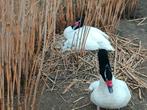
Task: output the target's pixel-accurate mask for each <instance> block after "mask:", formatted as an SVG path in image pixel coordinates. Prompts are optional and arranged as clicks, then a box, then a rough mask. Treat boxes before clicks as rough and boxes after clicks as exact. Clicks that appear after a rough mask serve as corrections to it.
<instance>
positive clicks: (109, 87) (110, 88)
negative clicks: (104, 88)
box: [108, 86, 113, 94]
mask: <svg viewBox="0 0 147 110" xmlns="http://www.w3.org/2000/svg"><path fill="white" fill-rule="evenodd" d="M108 90H109V93H110V94H112V93H113V88H112V86H108Z"/></svg>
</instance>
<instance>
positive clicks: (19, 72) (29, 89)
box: [0, 0, 59, 110]
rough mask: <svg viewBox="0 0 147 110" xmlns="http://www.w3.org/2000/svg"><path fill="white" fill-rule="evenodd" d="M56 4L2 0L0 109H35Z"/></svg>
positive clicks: (0, 22) (52, 31) (0, 18)
mask: <svg viewBox="0 0 147 110" xmlns="http://www.w3.org/2000/svg"><path fill="white" fill-rule="evenodd" d="M58 5H59V1H52V2H49V1H48V0H45V1H37V0H20V1H19V0H17V1H14V0H7V1H5V0H1V4H0V9H1V10H0V11H1V13H0V24H1V25H0V109H1V110H4V109H7V110H29V109H32V110H34V109H36V108H35V107H36V106H35V104H36V94H37V91H38V85H39V81H40V77H41V71H42V64H43V59H44V54H45V52H46V48H47V46H46V45H50V43H51V42H46V39H50V41H53V40H52V39H53V33H54V32H55V31H54V30H55V29H54V27H55V20H53V19H56V18H55V17H56V10H57V9H58ZM42 41H43V42H42ZM42 43H43V50H42V52H41V53H40V48H41V45H42ZM46 43H47V44H46ZM40 56H41V59H40Z"/></svg>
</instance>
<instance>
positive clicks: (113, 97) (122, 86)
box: [89, 77, 131, 109]
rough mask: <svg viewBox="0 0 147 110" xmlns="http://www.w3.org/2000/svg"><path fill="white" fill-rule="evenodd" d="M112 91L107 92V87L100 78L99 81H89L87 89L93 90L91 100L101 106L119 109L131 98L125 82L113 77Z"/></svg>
mask: <svg viewBox="0 0 147 110" xmlns="http://www.w3.org/2000/svg"><path fill="white" fill-rule="evenodd" d="M112 82H113V93H111V94H110V93H109V91H108V88H107V86H106V84H105V82H104V81H103V79H102V78H101V79H100V80H99V81H95V82H93V83H91V85H90V86H89V90H93V91H92V93H91V96H90V99H91V101H92V102H93V103H94V104H95V105H97V106H99V107H102V108H107V109H119V108H122V107H125V106H127V104H128V103H129V101H130V99H131V93H130V90H129V88H128V86H127V84H126V83H125V82H124V81H122V80H118V79H115V78H114V77H113V80H112Z"/></svg>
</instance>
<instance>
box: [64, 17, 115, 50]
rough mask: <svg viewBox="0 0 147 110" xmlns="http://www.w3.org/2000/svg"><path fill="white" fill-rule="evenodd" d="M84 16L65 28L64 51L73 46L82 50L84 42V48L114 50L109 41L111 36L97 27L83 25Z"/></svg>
mask: <svg viewBox="0 0 147 110" xmlns="http://www.w3.org/2000/svg"><path fill="white" fill-rule="evenodd" d="M84 18H85V17H83V16H82V17H80V18H77V19H76V22H75V23H73V25H71V26H68V27H66V28H65V30H64V33H63V34H64V37H65V38H66V41H65V42H64V46H63V47H62V51H63V52H64V51H67V50H71V48H74V49H76V50H80V49H81V46H82V44H84V48H82V49H83V50H98V49H106V50H109V51H114V48H113V46H112V45H111V43H110V41H109V36H108V35H107V34H106V33H105V32H103V31H101V30H99V29H97V28H95V27H91V26H86V25H83V23H84ZM85 39H86V40H85ZM84 40H85V41H84ZM82 42H83V43H82Z"/></svg>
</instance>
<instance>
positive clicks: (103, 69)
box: [98, 49, 113, 93]
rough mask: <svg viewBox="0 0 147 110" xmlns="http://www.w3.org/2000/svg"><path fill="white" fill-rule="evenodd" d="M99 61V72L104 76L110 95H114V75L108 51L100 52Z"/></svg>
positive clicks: (101, 50) (102, 50)
mask: <svg viewBox="0 0 147 110" xmlns="http://www.w3.org/2000/svg"><path fill="white" fill-rule="evenodd" d="M98 59H99V71H100V74H101V76H102V79H103V80H104V82H105V84H106V86H107V88H108V91H109V93H113V83H112V78H113V75H112V71H111V66H110V63H109V58H108V51H107V50H105V49H100V50H99V51H98Z"/></svg>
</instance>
